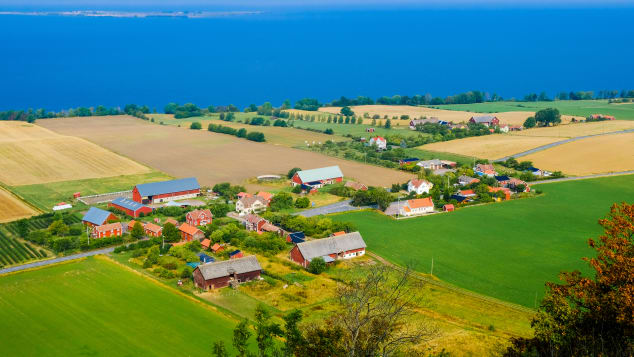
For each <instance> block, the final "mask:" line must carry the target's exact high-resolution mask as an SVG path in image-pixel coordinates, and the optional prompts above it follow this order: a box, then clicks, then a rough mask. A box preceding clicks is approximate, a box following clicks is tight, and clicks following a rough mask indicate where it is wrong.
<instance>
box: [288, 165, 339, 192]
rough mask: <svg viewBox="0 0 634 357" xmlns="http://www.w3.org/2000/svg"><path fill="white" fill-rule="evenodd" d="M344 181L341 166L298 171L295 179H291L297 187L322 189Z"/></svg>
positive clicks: (294, 176)
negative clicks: (304, 186)
mask: <svg viewBox="0 0 634 357" xmlns="http://www.w3.org/2000/svg"><path fill="white" fill-rule="evenodd" d="M342 181H343V173H342V172H341V169H340V168H339V166H328V167H322V168H319V169H312V170H303V171H297V172H296V173H295V175H293V178H291V184H292V185H293V186H297V185H310V186H311V187H314V188H320V187H322V186H324V185H330V184H333V183H335V182H342Z"/></svg>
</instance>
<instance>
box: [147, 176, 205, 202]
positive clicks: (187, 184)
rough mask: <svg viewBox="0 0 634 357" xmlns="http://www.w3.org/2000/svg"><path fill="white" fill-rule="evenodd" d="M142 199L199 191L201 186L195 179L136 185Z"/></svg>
mask: <svg viewBox="0 0 634 357" xmlns="http://www.w3.org/2000/svg"><path fill="white" fill-rule="evenodd" d="M136 188H137V190H139V194H140V195H141V197H148V196H156V195H162V194H164V193H172V192H181V191H189V190H198V189H200V185H199V184H198V180H196V178H195V177H188V178H184V179H179V180H171V181H163V182H152V183H143V184H140V185H136Z"/></svg>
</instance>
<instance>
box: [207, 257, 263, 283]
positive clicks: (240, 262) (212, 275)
mask: <svg viewBox="0 0 634 357" xmlns="http://www.w3.org/2000/svg"><path fill="white" fill-rule="evenodd" d="M198 269H199V270H200V272H201V273H202V275H203V278H204V279H205V280H209V279H216V278H221V277H223V276H230V275H232V274H233V273H236V274H244V273H248V272H252V271H257V270H262V267H261V266H260V263H259V262H258V259H257V258H256V257H255V255H249V256H248V257H244V258H237V259H230V260H223V261H220V262H214V263H208V264H202V265H199V266H198Z"/></svg>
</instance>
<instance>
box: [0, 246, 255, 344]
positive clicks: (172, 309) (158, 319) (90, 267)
mask: <svg viewBox="0 0 634 357" xmlns="http://www.w3.org/2000/svg"><path fill="white" fill-rule="evenodd" d="M0 297H1V298H0V336H2V338H1V339H0V351H4V353H3V354H4V355H12V356H36V355H37V356H77V355H82V356H149V355H152V356H194V355H210V353H211V345H212V343H213V342H214V341H215V340H218V339H222V340H225V341H230V340H231V336H232V329H233V327H234V325H235V322H234V321H232V320H230V319H228V318H226V317H224V316H222V315H220V314H219V313H216V312H214V311H213V310H211V309H210V308H207V307H206V306H205V305H204V304H203V303H199V302H194V301H192V300H189V299H187V298H184V297H182V296H179V295H178V294H176V293H174V292H172V291H170V290H168V289H167V288H165V287H163V286H161V285H159V284H157V283H155V282H152V281H150V280H148V279H146V278H143V277H141V276H139V275H137V274H135V273H132V272H129V271H127V270H125V269H124V268H121V267H119V266H117V265H115V264H114V263H111V262H108V261H105V260H103V259H97V258H88V259H86V260H82V261H78V262H73V263H68V264H61V265H56V266H51V267H47V268H45V269H40V270H35V271H27V272H22V273H18V274H14V275H9V276H4V277H0ZM252 343H253V342H252ZM230 345H231V344H230V343H229V344H228V346H227V347H230Z"/></svg>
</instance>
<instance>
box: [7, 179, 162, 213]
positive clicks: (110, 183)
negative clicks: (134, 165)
mask: <svg viewBox="0 0 634 357" xmlns="http://www.w3.org/2000/svg"><path fill="white" fill-rule="evenodd" d="M170 179H172V177H171V176H169V175H166V174H164V173H162V172H156V171H155V172H150V173H147V174H139V175H124V176H115V177H104V178H98V179H85V180H76V181H62V182H51V183H45V184H36V185H26V186H13V187H11V190H12V191H13V192H15V193H17V194H18V195H20V196H21V197H22V198H24V199H25V200H26V201H28V202H29V203H31V204H33V205H34V206H36V207H38V208H39V209H41V210H43V211H50V210H51V209H52V207H53V206H54V205H55V204H57V203H59V202H61V201H68V200H70V199H72V197H73V193H75V192H81V194H82V195H83V196H89V195H96V194H100V193H108V192H116V191H125V190H131V189H132V188H133V187H134V186H135V185H137V184H140V183H146V182H155V181H164V180H170Z"/></svg>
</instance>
